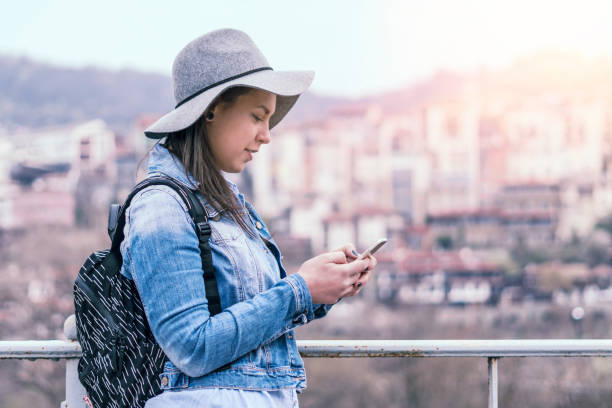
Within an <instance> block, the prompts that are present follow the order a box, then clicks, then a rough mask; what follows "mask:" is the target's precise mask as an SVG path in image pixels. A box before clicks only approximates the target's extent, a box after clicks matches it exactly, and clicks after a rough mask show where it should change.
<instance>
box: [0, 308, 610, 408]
mask: <svg viewBox="0 0 612 408" xmlns="http://www.w3.org/2000/svg"><path fill="white" fill-rule="evenodd" d="M64 334H65V335H66V338H68V339H69V340H68V341H64V340H44V341H35V340H23V341H0V359H28V360H35V359H50V360H59V359H66V360H67V364H66V400H65V401H63V402H61V404H60V407H61V408H67V407H71V408H74V407H79V408H81V407H82V408H86V405H85V403H84V401H83V395H84V394H85V391H84V389H83V387H82V386H81V384H80V383H79V380H78V374H77V363H78V359H79V357H80V355H81V348H80V346H79V344H78V342H77V341H76V326H75V320H74V316H70V317H69V318H68V319H66V321H65V322H64ZM298 347H299V350H300V353H301V355H302V357H305V358H349V357H357V358H364V357H407V358H416V357H481V358H486V359H487V363H488V376H489V386H488V394H489V395H488V406H489V407H497V406H498V367H499V360H500V359H501V358H503V357H609V356H612V341H610V340H301V341H298ZM466 391H467V390H466Z"/></svg>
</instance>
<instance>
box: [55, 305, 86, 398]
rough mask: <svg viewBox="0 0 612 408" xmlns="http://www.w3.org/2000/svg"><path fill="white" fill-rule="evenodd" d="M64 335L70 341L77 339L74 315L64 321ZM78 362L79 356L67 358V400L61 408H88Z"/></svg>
mask: <svg viewBox="0 0 612 408" xmlns="http://www.w3.org/2000/svg"><path fill="white" fill-rule="evenodd" d="M64 335H65V336H66V338H67V339H68V341H72V342H76V341H77V332H76V320H74V315H70V316H68V318H67V319H66V321H65V322H64ZM78 364H79V359H78V358H69V359H66V401H63V402H62V404H61V408H87V405H86V404H85V401H84V400H83V396H84V395H85V394H86V392H85V388H83V386H82V385H81V382H80V381H79V373H78V371H77V365H78Z"/></svg>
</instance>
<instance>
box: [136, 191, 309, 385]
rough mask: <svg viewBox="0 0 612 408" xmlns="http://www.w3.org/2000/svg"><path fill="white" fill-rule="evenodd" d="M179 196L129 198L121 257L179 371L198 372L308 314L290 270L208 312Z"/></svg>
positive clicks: (300, 284)
mask: <svg viewBox="0 0 612 408" xmlns="http://www.w3.org/2000/svg"><path fill="white" fill-rule="evenodd" d="M179 200H180V198H178V196H176V195H175V193H174V191H172V192H169V191H167V190H164V189H161V188H151V189H146V190H143V192H142V193H141V194H139V195H138V196H136V197H134V200H132V203H131V205H130V207H129V208H128V211H127V213H126V216H127V217H129V218H128V220H127V222H126V228H125V239H126V240H129V242H128V243H127V245H126V254H125V256H126V257H127V259H126V261H127V262H129V263H130V266H131V274H132V277H133V279H134V282H135V284H136V287H137V289H138V292H139V294H140V296H141V299H142V302H143V305H144V309H145V313H146V316H147V319H148V320H149V324H150V326H151V331H152V332H153V335H154V336H155V339H156V340H157V342H158V343H159V345H160V346H161V348H162V350H164V352H165V353H166V355H167V356H168V358H169V359H170V360H171V361H172V362H173V363H174V364H175V365H176V366H177V367H178V368H179V369H180V370H181V371H182V372H184V373H185V374H187V375H189V376H191V377H199V376H202V375H205V374H207V373H209V372H211V371H213V370H215V369H216V368H218V367H221V366H223V365H225V364H227V363H230V362H231V361H234V360H236V359H237V358H239V357H241V356H242V355H244V354H246V353H248V352H250V351H252V350H254V349H256V348H258V347H259V346H260V345H262V344H264V343H266V342H268V341H270V340H272V339H275V338H277V337H278V336H280V335H282V334H283V333H284V332H286V331H288V330H290V329H292V328H294V327H296V326H299V325H301V324H306V323H307V322H309V321H311V320H313V319H314V318H315V313H314V308H313V304H312V300H311V296H310V292H309V290H308V286H307V285H306V282H305V281H304V279H303V278H302V277H301V276H300V275H299V274H297V273H296V274H293V275H291V276H288V277H286V278H284V279H282V280H280V281H279V282H278V283H276V284H275V285H274V286H273V287H271V288H270V289H268V290H266V291H265V292H262V293H260V294H258V295H256V296H254V297H253V298H251V299H248V300H246V301H243V302H239V303H236V304H234V305H232V306H230V307H228V308H226V309H224V310H223V311H222V312H221V313H219V314H217V315H215V316H212V317H211V316H210V314H209V311H208V307H207V306H208V305H207V303H208V302H207V300H206V296H205V288H204V279H203V271H202V263H201V258H200V250H199V247H198V239H197V236H196V232H195V229H194V224H193V221H192V220H191V217H190V216H189V214H188V213H187V212H186V211H185V210H184V208H183V205H182V204H181V203H180V201H179Z"/></svg>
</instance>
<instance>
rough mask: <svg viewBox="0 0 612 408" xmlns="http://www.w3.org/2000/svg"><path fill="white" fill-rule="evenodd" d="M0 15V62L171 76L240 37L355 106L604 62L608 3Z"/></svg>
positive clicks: (58, 7)
mask: <svg viewBox="0 0 612 408" xmlns="http://www.w3.org/2000/svg"><path fill="white" fill-rule="evenodd" d="M8 4H10V5H8V6H7V5H5V6H4V7H3V10H2V14H1V15H0V54H4V55H24V56H28V57H30V58H32V59H35V60H38V61H42V62H48V63H52V64H56V65H62V66H70V67H82V66H88V65H90V66H91V65H93V66H98V67H104V68H109V69H123V68H129V69H138V70H142V71H147V72H156V73H162V74H166V75H170V72H171V67H172V61H173V60H174V57H175V56H176V54H177V53H178V52H179V51H180V49H181V48H182V47H183V46H184V45H185V44H187V43H188V42H189V41H191V40H193V39H194V38H196V37H198V36H199V35H202V34H204V33H206V32H208V31H212V30H215V29H218V28H224V27H232V28H237V29H240V30H243V31H245V32H246V33H248V34H249V35H250V36H251V38H253V40H254V41H255V43H256V44H257V45H258V47H259V48H260V49H261V50H262V52H263V53H264V55H265V56H266V57H267V59H268V61H269V62H270V64H271V66H272V67H273V68H274V69H275V70H301V69H304V70H311V69H312V70H314V71H315V72H316V76H315V80H314V82H313V85H312V88H311V89H312V90H313V91H314V92H317V93H320V94H325V95H329V96H344V97H360V96H366V95H370V94H375V93H377V92H381V91H387V90H391V89H395V88H397V87H401V86H406V85H409V84H411V83H415V82H418V81H420V80H422V79H424V78H426V77H428V76H429V75H432V74H433V73H435V72H437V71H439V70H451V71H457V72H467V71H471V70H477V69H480V68H497V67H502V66H505V65H509V64H511V63H512V61H514V60H515V59H516V58H518V57H522V56H525V55H529V54H531V53H535V52H538V51H551V50H552V51H571V52H577V53H580V54H582V55H585V56H597V57H600V56H605V57H609V58H612V41H611V39H612V24H610V20H611V17H612V1H609V0H582V1H580V2H579V1H569V0H568V1H563V0H555V1H550V0H512V1H496V0H463V1H457V0H449V1H442V0H427V1H410V0H404V1H401V0H369V1H366V0H351V1H349V0H327V1H324V0H310V1H300V2H297V1H291V0H282V1H281V0H274V1H266V0H259V1H247V0H242V1H240V0H222V1H209V0H200V1H197V0H182V1H181V0H177V1H174V2H169V1H155V0H149V1H137V0H134V1H125V0H123V1H116V0H106V1H103V2H102V1H95V2H94V1H84V0H56V1H43V0H37V1H34V0H31V1H28V0H22V1H18V2H17V1H14V2H10V3H8Z"/></svg>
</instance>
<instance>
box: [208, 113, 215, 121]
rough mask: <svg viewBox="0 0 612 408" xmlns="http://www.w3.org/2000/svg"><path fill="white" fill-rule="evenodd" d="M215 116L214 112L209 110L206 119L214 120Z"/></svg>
mask: <svg viewBox="0 0 612 408" xmlns="http://www.w3.org/2000/svg"><path fill="white" fill-rule="evenodd" d="M214 118H215V114H214V113H212V112H208V114H207V115H206V120H209V121H211V120H213V119H214Z"/></svg>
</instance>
